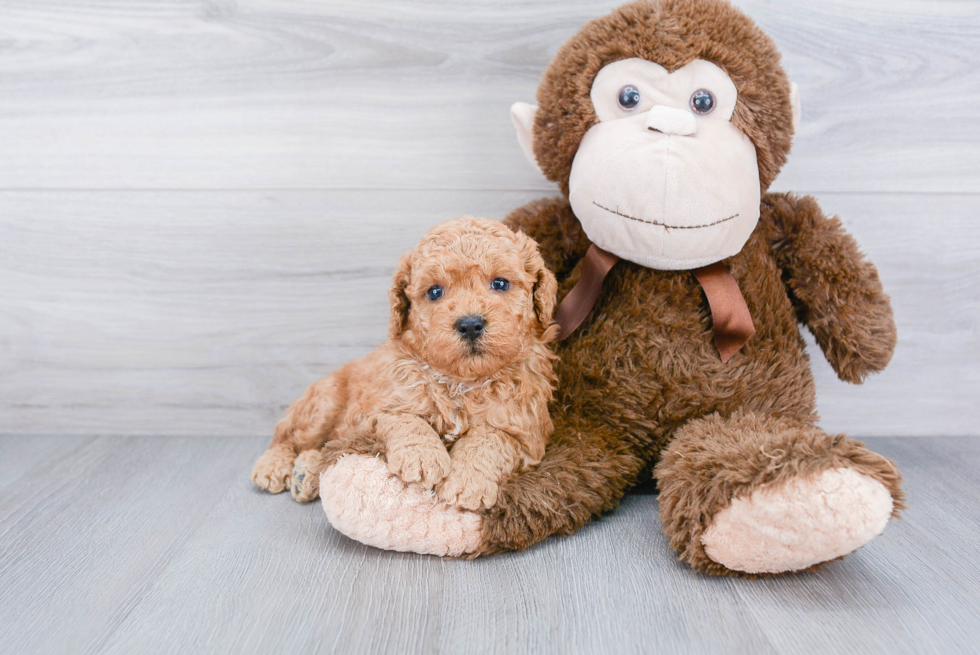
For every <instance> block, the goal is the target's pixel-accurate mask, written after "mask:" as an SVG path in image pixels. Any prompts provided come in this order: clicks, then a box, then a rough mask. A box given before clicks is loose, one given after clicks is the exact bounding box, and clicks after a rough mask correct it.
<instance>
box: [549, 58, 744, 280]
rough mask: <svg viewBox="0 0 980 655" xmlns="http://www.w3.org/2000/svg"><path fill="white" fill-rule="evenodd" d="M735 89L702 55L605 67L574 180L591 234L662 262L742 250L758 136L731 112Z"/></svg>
mask: <svg viewBox="0 0 980 655" xmlns="http://www.w3.org/2000/svg"><path fill="white" fill-rule="evenodd" d="M737 97H738V91H737V90H736V88H735V84H734V83H733V82H732V80H731V79H730V78H729V76H728V75H727V74H726V73H725V72H724V71H723V70H722V69H721V68H719V67H718V66H716V65H715V64H712V63H710V62H707V61H704V60H695V61H693V62H691V63H689V64H687V65H685V66H683V67H681V68H679V69H677V70H675V71H674V72H673V73H668V72H667V70H666V69H665V68H664V67H662V66H660V65H658V64H655V63H653V62H651V61H647V60H645V59H637V58H633V59H624V60H620V61H617V62H614V63H612V64H609V65H607V66H605V67H604V68H602V69H601V70H600V71H599V73H598V75H597V76H596V77H595V80H594V82H593V84H592V89H591V99H592V105H593V108H594V110H595V114H596V117H597V118H598V120H599V122H598V123H597V124H595V125H593V126H592V127H591V128H589V130H588V131H587V132H586V134H585V136H584V137H583V139H582V142H581V144H580V145H579V148H578V151H577V152H576V154H575V158H574V160H573V162H572V169H571V174H570V176H569V181H568V188H569V196H568V197H569V201H570V202H571V205H572V209H573V210H574V211H575V215H576V216H577V217H578V219H579V220H580V221H581V223H582V226H583V228H584V229H585V232H586V234H587V235H588V236H589V239H591V240H592V241H593V242H594V243H595V244H596V245H598V246H599V247H601V248H603V249H604V250H608V251H610V252H613V253H615V254H617V255H619V256H620V257H623V258H624V259H628V260H630V261H633V262H636V263H638V264H641V265H643V266H647V267H650V268H657V269H666V270H679V269H691V268H697V267H699V266H705V265H707V264H710V263H713V262H716V261H719V260H722V259H724V258H726V257H730V256H732V255H734V254H736V253H737V252H739V251H740V250H741V249H742V246H743V245H745V242H746V241H747V240H748V238H749V235H750V234H751V233H752V230H753V229H754V228H755V225H756V223H757V222H758V220H759V204H760V199H761V197H760V193H761V192H760V184H759V166H758V162H757V161H756V151H755V146H754V145H753V144H752V142H751V141H750V140H749V138H748V137H747V136H746V135H745V134H743V133H742V131H741V130H739V129H738V128H737V127H736V126H735V125H733V124H732V122H731V118H732V113H733V112H734V110H735V103H736V100H737Z"/></svg>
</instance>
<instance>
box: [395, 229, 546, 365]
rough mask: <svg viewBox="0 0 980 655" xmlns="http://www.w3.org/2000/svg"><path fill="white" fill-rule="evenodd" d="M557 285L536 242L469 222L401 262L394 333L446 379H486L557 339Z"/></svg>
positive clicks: (440, 232) (429, 237) (438, 234)
mask: <svg viewBox="0 0 980 655" xmlns="http://www.w3.org/2000/svg"><path fill="white" fill-rule="evenodd" d="M557 286H558V285H557V283H556V282H555V276H554V275H552V274H551V272H550V271H549V270H548V269H547V268H545V265H544V261H543V260H542V259H541V255H540V254H538V248H537V244H536V243H535V242H534V241H533V240H532V239H530V238H529V237H527V236H526V235H525V234H523V233H521V232H516V233H515V232H513V231H511V230H510V229H508V228H507V226H505V225H504V224H502V223H499V222H497V221H491V220H487V219H485V218H472V217H469V216H463V217H461V218H457V219H455V220H451V221H447V222H445V223H442V224H440V225H437V226H436V227H434V228H432V229H431V230H429V232H428V233H427V234H426V235H425V236H424V237H422V240H421V241H420V242H419V244H418V246H416V247H415V249H414V250H413V251H412V252H410V253H406V254H405V255H404V256H403V257H402V258H401V261H400V262H399V264H398V270H396V271H395V278H394V284H393V286H392V289H391V293H390V297H391V327H390V330H389V334H390V336H391V338H392V339H394V340H396V341H399V342H401V343H402V344H404V345H405V346H406V347H407V348H408V349H409V350H410V351H412V353H413V354H414V355H415V356H416V357H418V358H419V359H420V360H422V361H424V362H425V363H427V364H429V365H431V366H433V367H435V368H436V369H437V370H439V371H441V372H443V373H445V374H448V375H451V376H453V377H456V378H458V379H462V380H478V379H485V378H487V377H490V376H491V375H493V374H494V373H496V372H497V371H499V370H500V369H501V368H503V367H504V366H506V365H508V364H510V363H512V362H514V361H516V360H518V359H520V358H521V357H522V356H523V355H524V354H525V353H526V352H527V350H528V348H530V347H531V346H533V345H535V344H538V343H542V342H546V341H550V340H551V339H553V338H554V336H555V333H556V331H555V329H554V328H553V327H552V315H553V314H554V309H555V293H556V290H557Z"/></svg>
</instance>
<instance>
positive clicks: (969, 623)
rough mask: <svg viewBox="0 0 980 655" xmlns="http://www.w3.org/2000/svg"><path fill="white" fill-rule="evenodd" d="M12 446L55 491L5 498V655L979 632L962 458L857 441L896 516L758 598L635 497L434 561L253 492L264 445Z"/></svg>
mask: <svg viewBox="0 0 980 655" xmlns="http://www.w3.org/2000/svg"><path fill="white" fill-rule="evenodd" d="M23 443H25V444H29V445H34V446H35V447H36V449H37V450H36V451H35V452H34V453H31V452H30V449H29V448H28V449H22V450H21V451H19V454H18V455H17V459H18V461H20V462H21V463H22V464H23V466H24V469H25V471H26V473H27V474H28V475H29V477H30V478H31V479H34V480H39V479H41V477H42V476H49V477H48V478H47V479H48V480H50V481H51V482H49V483H47V484H33V485H27V486H22V487H20V488H19V489H17V490H16V492H15V493H5V494H4V495H3V496H0V535H2V539H3V549H2V551H0V653H25V652H38V653H40V652H78V653H135V652H138V653H176V652H235V653H271V652H312V651H318V652H319V651H323V652H336V653H381V652H398V653H432V652H440V653H472V652H485V653H616V654H620V653H650V652H670V653H704V652H711V653H816V652H819V653H827V652H830V653H842V652H896V653H904V652H908V653H913V652H914V653H952V652H969V651H971V650H972V649H973V647H974V646H975V635H976V633H977V631H978V630H980V620H978V618H977V617H978V616H980V606H978V601H977V598H980V564H978V561H980V560H978V558H977V546H976V544H977V542H978V539H980V525H978V523H977V521H976V520H975V519H976V511H975V508H974V507H973V499H974V498H975V497H976V496H977V494H978V493H980V487H978V485H980V482H978V479H977V477H976V475H975V470H976V469H977V467H978V466H980V442H978V441H977V440H975V439H970V438H959V439H956V438H938V439H907V440H903V439H895V438H889V439H872V440H869V445H870V446H871V447H872V448H875V449H876V450H878V451H880V452H882V453H884V454H886V455H888V456H890V457H893V458H894V459H895V460H896V461H897V463H898V465H899V467H900V468H901V469H902V471H903V472H904V474H905V476H906V491H907V492H908V494H909V501H910V507H909V509H908V510H907V511H906V512H905V513H904V517H903V518H902V519H901V520H899V521H893V522H892V523H891V524H890V525H889V526H888V527H887V528H886V530H885V533H884V534H883V535H882V536H881V537H879V538H878V539H876V540H874V541H873V542H872V543H871V544H869V545H868V546H867V547H866V548H864V549H862V550H861V551H859V552H858V553H856V554H854V555H852V556H850V557H848V558H847V559H845V560H844V561H843V562H836V563H834V564H831V565H829V566H827V567H826V568H825V569H824V570H823V571H821V572H819V573H810V574H804V575H796V576H786V577H780V578H773V579H762V580H732V579H719V578H709V577H705V576H702V575H699V574H695V573H693V572H692V571H690V569H688V568H687V567H685V566H683V565H682V564H680V563H679V562H677V561H676V560H675V558H674V555H673V554H672V553H671V552H670V551H669V548H668V546H667V543H666V539H665V537H664V536H663V533H662V531H661V529H660V525H659V521H658V519H657V501H656V498H655V496H652V495H631V496H628V497H627V498H626V500H625V502H624V503H623V505H622V506H621V507H620V508H619V509H617V510H616V511H615V512H613V513H612V514H610V515H609V516H607V517H606V518H604V519H603V520H601V521H599V522H597V523H595V524H593V525H591V526H587V527H586V528H584V529H583V530H581V531H580V532H578V533H576V534H575V535H573V536H572V537H568V538H553V539H550V540H547V541H545V542H543V543H542V544H540V545H538V546H536V547H534V548H532V549H530V550H527V551H524V552H521V553H513V554H508V555H502V556H497V557H492V558H486V559H480V560H475V561H463V560H440V559H437V558H434V557H427V556H416V555H411V554H403V553H391V552H387V551H379V550H376V549H373V548H370V547H367V546H363V545H361V544H358V543H356V542H353V541H351V540H348V539H346V538H345V537H343V536H341V535H339V534H338V533H336V532H335V531H333V530H332V529H331V528H330V527H329V525H328V524H327V522H326V519H325V517H324V516H323V513H322V511H321V509H320V508H319V506H318V505H304V506H300V505H296V504H294V503H293V502H292V501H291V500H290V499H289V498H288V497H285V496H282V495H280V496H276V497H270V496H268V495H267V494H264V493H261V492H259V491H257V490H256V489H254V488H252V486H251V483H250V482H249V481H248V480H247V477H246V474H245V471H246V470H247V464H248V462H250V461H251V459H252V458H253V457H255V456H256V455H257V454H259V453H260V452H261V450H262V449H263V447H264V445H265V444H264V441H262V440H259V439H254V438H252V439H236V438H211V439H179V438H157V439H145V438H140V439H133V438H123V437H105V438H99V439H94V440H89V441H87V442H86V443H85V444H81V445H80V447H79V448H78V449H77V450H75V451H74V452H72V453H71V454H70V455H65V456H62V457H59V456H57V455H53V456H52V455H49V454H47V451H46V446H45V444H44V442H43V441H42V440H37V439H33V438H30V439H24V440H23ZM0 445H6V442H3V444H0ZM42 453H44V454H43V455H42Z"/></svg>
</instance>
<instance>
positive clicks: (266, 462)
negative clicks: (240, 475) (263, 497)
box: [252, 448, 295, 494]
mask: <svg viewBox="0 0 980 655" xmlns="http://www.w3.org/2000/svg"><path fill="white" fill-rule="evenodd" d="M294 457H295V456H294V455H293V454H292V453H290V452H287V451H285V450H281V449H273V448H270V449H269V450H267V451H265V453H264V454H263V455H262V457H259V459H258V461H256V462H255V466H253V467H252V482H254V483H255V486H257V487H258V488H259V489H265V490H266V491H268V492H270V493H274V494H277V493H280V492H282V491H285V490H286V487H288V486H289V483H290V477H291V476H292V472H293V459H294Z"/></svg>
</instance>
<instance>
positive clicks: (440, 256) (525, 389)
mask: <svg viewBox="0 0 980 655" xmlns="http://www.w3.org/2000/svg"><path fill="white" fill-rule="evenodd" d="M556 287H557V284H556V282H555V277H554V275H552V274H551V272H550V271H548V269H547V268H545V265H544V262H543V260H542V259H541V256H540V255H539V254H538V249H537V244H536V243H535V242H534V241H533V240H532V239H530V238H529V237H527V236H526V235H525V234H524V233H522V232H516V233H515V232H512V231H511V230H510V229H509V228H507V227H506V226H505V225H503V224H502V223H499V222H497V221H491V220H487V219H483V218H471V217H468V216H464V217H461V218H458V219H455V220H451V221H448V222H446V223H442V224H441V225H437V226H436V227H434V228H432V229H431V230H430V231H429V232H428V233H427V234H426V235H425V236H424V237H423V238H422V240H421V242H420V243H419V244H418V246H416V247H415V249H414V250H413V251H412V252H409V253H406V254H405V255H404V256H403V257H402V258H401V261H400V262H399V265H398V270H397V271H396V272H395V276H394V284H393V286H392V289H391V291H390V293H389V296H390V299H391V324H390V329H389V337H390V339H389V341H388V342H386V343H385V344H384V345H383V346H381V347H380V348H378V349H377V350H375V351H374V352H372V353H371V354H369V355H367V356H366V357H364V358H363V359H359V360H356V361H353V362H350V363H349V364H347V365H345V366H343V367H342V368H340V369H339V370H337V371H335V372H334V373H332V374H330V375H328V376H327V377H325V378H324V379H322V380H320V381H319V382H317V383H315V384H313V385H312V386H311V387H310V388H309V389H307V391H306V393H305V394H304V395H303V397H302V398H300V399H299V400H298V401H296V402H295V403H294V404H293V406H292V407H290V408H289V410H288V411H287V412H286V416H285V418H283V419H282V421H280V422H279V424H278V425H277V426H276V431H275V438H274V439H273V440H272V444H271V445H270V446H269V449H268V450H267V451H266V452H265V454H264V455H262V457H260V458H259V460H258V461H257V462H256V464H255V467H254V468H253V470H252V480H253V481H254V482H255V484H256V485H258V486H259V487H261V488H262V489H266V490H268V491H271V492H272V493H279V492H281V491H283V490H285V489H286V487H290V488H291V491H292V494H293V498H295V499H296V500H297V501H303V502H305V501H310V500H313V499H315V498H316V497H317V495H318V494H319V478H320V473H321V471H322V468H323V464H324V459H325V458H324V455H323V453H321V452H320V448H321V447H323V446H324V445H325V444H326V443H327V442H329V441H332V440H337V439H361V440H363V439H364V438H365V437H366V436H367V437H368V438H371V439H374V440H376V442H377V451H378V452H379V453H383V454H384V455H385V459H386V460H387V465H388V469H389V470H390V471H391V472H392V473H393V474H395V475H397V476H399V477H400V478H401V479H402V480H404V481H405V482H416V483H419V484H421V485H423V486H424V487H426V488H430V489H431V488H434V489H435V490H436V492H437V493H438V495H439V496H440V497H441V498H442V499H443V500H445V501H446V502H448V503H451V504H454V505H457V506H459V507H463V508H465V509H470V510H476V509H480V508H486V507H491V506H493V504H494V503H495V502H496V499H497V485H498V484H499V483H500V482H501V481H503V480H504V479H506V478H507V477H508V476H510V475H512V474H513V473H514V472H516V471H519V470H521V469H523V468H525V467H529V466H533V465H535V464H537V463H538V462H539V461H540V460H541V458H542V456H543V455H544V450H545V444H546V442H547V440H548V437H549V436H550V434H551V431H552V424H551V419H550V417H549V416H548V404H549V402H550V401H551V397H552V389H553V385H554V381H555V375H554V372H553V369H552V361H553V359H554V355H553V354H552V352H551V350H550V349H549V347H548V343H549V342H550V341H552V340H553V339H554V338H555V336H556V334H557V330H558V328H557V326H556V325H553V324H552V314H553V312H554V307H555V293H556Z"/></svg>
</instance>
